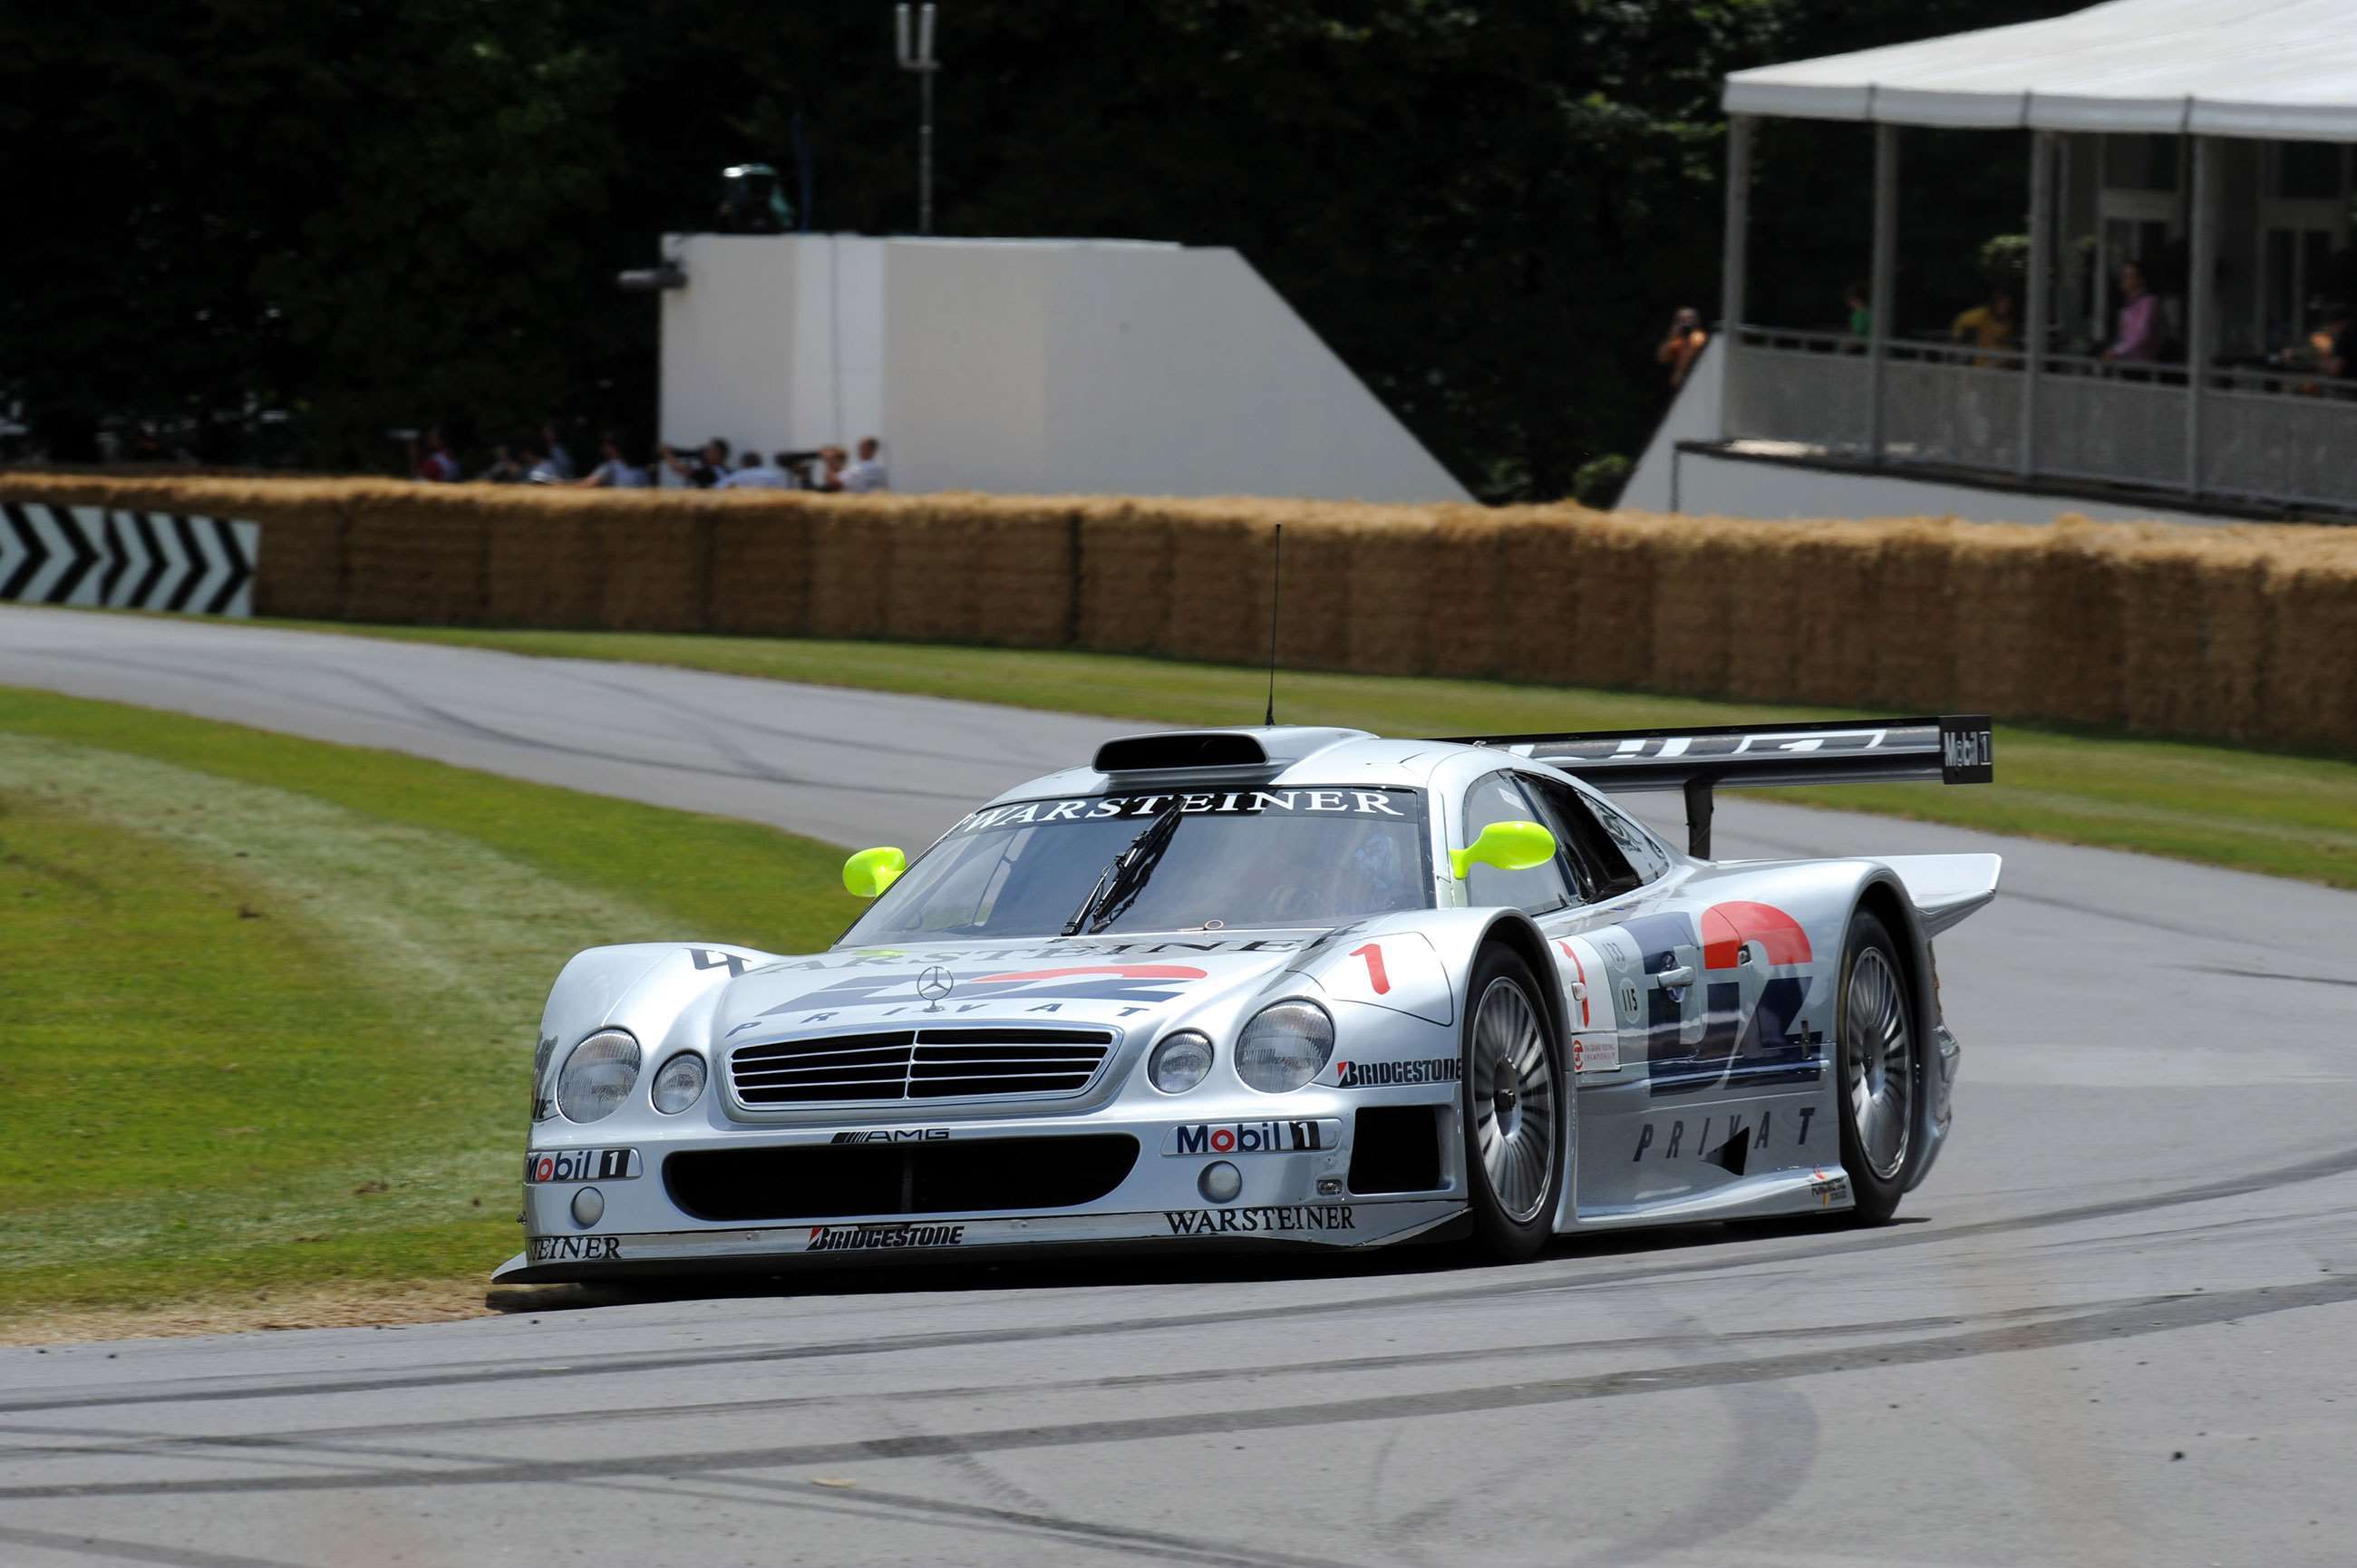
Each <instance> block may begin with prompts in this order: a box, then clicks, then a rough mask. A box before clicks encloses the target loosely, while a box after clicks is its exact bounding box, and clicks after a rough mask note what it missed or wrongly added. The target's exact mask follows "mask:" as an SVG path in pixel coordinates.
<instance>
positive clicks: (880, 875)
mask: <svg viewBox="0 0 2357 1568" xmlns="http://www.w3.org/2000/svg"><path fill="white" fill-rule="evenodd" d="M908 869H909V857H908V856H907V855H905V854H901V853H900V852H899V850H897V849H889V848H887V849H863V850H861V851H860V852H859V853H858V854H855V855H853V856H852V857H851V858H850V859H849V860H846V861H845V862H844V863H843V885H844V886H845V887H847V888H849V889H850V890H851V891H852V892H853V893H855V894H856V895H858V896H859V897H862V898H873V897H876V896H877V894H878V893H881V892H883V891H884V889H886V888H887V887H889V886H892V884H894V883H895V882H898V881H899V879H900V873H902V872H904V871H906V870H908Z"/></svg>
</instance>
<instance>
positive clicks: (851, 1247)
mask: <svg viewBox="0 0 2357 1568" xmlns="http://www.w3.org/2000/svg"><path fill="white" fill-rule="evenodd" d="M964 1242H965V1227H964V1226H963V1225H912V1224H909V1222H908V1221H906V1220H902V1221H900V1222H899V1223H897V1224H891V1225H813V1226H812V1227H811V1232H810V1246H809V1248H808V1251H813V1252H845V1251H867V1250H869V1249H871V1248H878V1247H884V1248H889V1247H957V1246H963V1244H964Z"/></svg>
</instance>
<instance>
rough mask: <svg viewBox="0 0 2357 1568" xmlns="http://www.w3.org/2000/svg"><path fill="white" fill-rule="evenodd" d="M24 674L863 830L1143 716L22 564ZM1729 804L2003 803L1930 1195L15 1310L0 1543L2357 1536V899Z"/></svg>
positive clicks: (941, 1559)
mask: <svg viewBox="0 0 2357 1568" xmlns="http://www.w3.org/2000/svg"><path fill="white" fill-rule="evenodd" d="M0 684H24V685H38V686H45V687H51V688H55V689H57V690H59V691H66V692H73V693H81V694H83V695H87V696H93V697H109V698H116V699H121V700H125V701H130V702H136V703H147V704H150V705H154V706H160V707H169V708H178V709H184V710H186V711H188V712H191V713H198V714H207V715H210V716H213V717H219V718H226V719H235V720H240V721H242V722H245V723H249V724H256V725H267V726H270V727H274V728H279V729H285V730H289V731H293V732H296V733H300V734H305V735H314V736H324V737H327V738H330V739H335V740H342V741H350V742H357V743H361V744H365V745H373V746H388V747H393V748H396V749H399V750H404V751H412V752H417V753H420V754H422V755H425V756H431V757H443V758H446V759H447V760H450V761H453V762H458V763H463V764H466V765H468V766H470V767H476V768H489V769H491V770H494V771H499V772H505V773H512V774H517V775H520V776H522V777H526V778H533V779H547V780H551V781H554V782H558V783H565V784H572V785H576V786H577V787H580V788H584V789H600V790H606V791H610V792H613V793H617V794H624V795H631V796H637V797H640V798H643V799H647V800H656V801H660V802H662V803H665V804H670V805H678V806H692V807H697V808H701V809H705V810H711V811H728V812H736V813H739V814H742V815H745V816H748V817H755V818H759V819H761V820H764V821H769V822H778V823H780V824H782V825H785V826H789V827H793V828H796V829H799V830H801V831H803V832H811V833H814V834H817V835H819V836H822V837H827V838H834V839H838V840H843V841H846V842H852V841H857V842H906V841H909V840H919V841H921V840H922V839H923V838H925V837H926V836H928V834H929V830H931V829H934V828H937V827H938V826H939V825H941V824H942V822H944V821H945V820H946V819H947V818H948V817H949V816H950V815H951V814H952V813H953V812H955V811H958V810H960V809H961V808H963V806H964V805H965V804H966V803H968V802H969V801H971V800H973V799H974V798H975V797H978V796H979V795H981V794H983V793H985V792H987V791H989V790H991V789H996V788H997V787H998V786H999V785H1000V784H1002V783H1004V782H1006V781H1009V780H1012V779H1017V777H1019V776H1020V775H1022V774H1024V773H1025V772H1026V771H1027V770H1028V769H1031V768H1039V767H1044V766H1047V765H1049V764H1051V763H1055V762H1060V761H1062V760H1066V759H1068V758H1070V757H1074V756H1077V755H1080V754H1082V752H1083V750H1084V748H1085V747H1086V746H1089V745H1091V744H1092V743H1093V741H1094V740H1095V739H1096V738H1097V737H1099V736H1102V735H1103V733H1105V732H1106V731H1107V730H1108V729H1111V728H1118V727H1121V726H1117V725H1107V724H1103V723H1100V722H1093V721H1089V720H1084V719H1074V718H1070V717H1057V716H1051V715H1046V714H1031V713H1024V712H1017V711H1010V710H998V709H984V708H975V707H965V706H959V705H956V704H952V703H937V702H930V701H924V700H920V699H913V698H898V697H886V696H877V695H871V694H863V693H843V692H832V691H819V690H813V689H807V688H800V687H792V686H784V685H773V684H766V683H762V682H749V681H744V680H737V679H732V678H728V677H721V676H705V675H696V674H691V673H684V672H680V671H662V670H651V669H640V668H634V667H628V666H619V665H606V664H568V663H557V662H551V661H536V660H522V659H516V658H512V657H509V656H506V655H500V654H493V653H484V652H473V651H466V650H450V649H441V648H434V647H426V646H414V645H402V644H388V643H373V642H366V641H361V640H355V639H342V638H334V637H319V636H306V635H302V634H296V633H285V632H272V631H265V630H257V629H253V628H232V627H222V626H215V625H199V624H195V623H190V622H166V621H161V620H147V619H131V618H114V617H101V616H92V615H78V614H69V613H63V612H52V611H34V610H20V609H6V610H0ZM1280 703H1281V693H1280ZM1240 716H1242V715H1240ZM1999 766H2000V768H2002V766H2003V759H2002V757H2000V758H1999ZM1718 832H1719V835H1720V843H1721V846H1722V853H1726V854H1813V853H1835V852H1857V851H1867V852H1876V851H1884V850H1890V851H1895V850H1900V849H1910V850H1938V849H1945V848H1968V847H1986V848H1996V849H1999V850H2001V851H2002V852H2003V853H2004V854H2006V856H2007V873H2006V886H2005V891H2004V893H2003V894H2002V896H2001V897H2000V898H1999V901H1998V902H1997V904H1996V906H1994V907H1993V908H1991V909H1989V910H1987V911H1986V912H1984V913H1982V914H1981V915H1978V916H1976V917H1975V918H1973V919H1972V920H1971V921H1970V922H1969V923H1967V924H1966V925H1965V926H1964V927H1963V928H1962V929H1959V930H1958V931H1956V932H1955V933H1953V935H1951V936H1949V937H1947V938H1944V939H1943V940H1942V943H1941V957H1942V963H1941V968H1942V974H1943V982H1944V985H1945V988H1946V1003H1947V1009H1948V1014H1949V1016H1950V1018H1951V1019H1952V1020H1953V1023H1954V1025H1955V1026H1956V1028H1957V1031H1958V1033H1959V1035H1960V1036H1962V1038H1963V1040H1964V1047H1965V1055H1964V1078H1963V1081H1962V1083H1961V1085H1960V1087H1959V1090H1958V1107H1957V1116H1958V1122H1959V1129H1958V1133H1957V1135H1956V1137H1955V1139H1954V1141H1953V1144H1952V1146H1951V1148H1950V1149H1949V1151H1948V1153H1947V1154H1946V1155H1945V1156H1944V1157H1943V1163H1942V1165H1941V1167H1940V1169H1939V1171H1938V1172H1937V1174H1936V1175H1935V1176H1933V1178H1932V1181H1931V1183H1930V1184H1929V1185H1928V1186H1927V1187H1925V1188H1923V1189H1921V1190H1919V1191H1918V1192H1917V1193H1915V1194H1914V1195H1913V1196H1912V1197H1910V1199H1909V1201H1908V1203H1907V1205H1906V1207H1905V1208H1904V1209H1902V1211H1901V1222H1900V1223H1898V1224H1895V1225H1892V1226H1890V1227H1889V1228H1887V1229H1883V1230H1871V1231H1857V1230H1805V1229H1804V1230H1775V1231H1765V1232H1744V1233H1737V1232H1733V1231H1729V1230H1724V1229H1719V1228H1702V1229H1697V1230H1688V1231H1684V1232H1662V1233H1655V1234H1652V1235H1635V1234H1620V1235H1616V1236H1613V1237H1610V1238H1609V1239H1606V1240H1598V1241H1582V1242H1580V1243H1578V1244H1574V1245H1565V1246H1561V1247H1558V1248H1557V1249H1556V1250H1555V1251H1552V1252H1550V1253H1549V1254H1548V1255H1547V1256H1545V1257H1544V1258H1543V1259H1542V1260H1541V1261H1539V1262H1535V1263H1533V1264H1529V1265H1526V1266H1523V1267H1519V1268H1486V1267H1474V1266H1469V1265H1466V1264H1464V1263H1462V1262H1460V1261H1458V1260H1455V1259H1452V1258H1449V1257H1447V1256H1439V1255H1434V1254H1431V1253H1415V1252H1404V1253H1399V1254H1394V1255H1391V1256H1378V1257H1375V1258H1372V1259H1368V1260H1361V1261H1356V1262H1341V1263H1322V1262H1321V1263H1311V1264H1288V1265H1283V1266H1272V1265H1267V1264H1261V1265H1241V1264H1222V1265H1216V1266H1210V1267H1189V1268H1184V1269H1181V1268H1176V1267H1170V1266H1157V1267H1145V1266H1139V1265H1131V1264H1124V1265H1118V1266H1116V1265H1095V1266H1082V1265H1060V1266H1054V1267H1048V1266H1037V1267H1028V1268H1006V1269H999V1270H993V1271H990V1272H988V1273H985V1274H983V1275H981V1276H979V1277H974V1276H972V1275H969V1274H961V1273H956V1272H953V1271H948V1270H941V1271H927V1272H924V1273H889V1274H882V1275H876V1276H872V1277H854V1278H848V1279H830V1280H824V1281H818V1282H813V1283H812V1284H810V1285H809V1286H807V1287H804V1288H799V1289H797V1290H794V1291H792V1292H791V1293H776V1294H763V1292H762V1291H761V1290H759V1289H754V1288H748V1289H746V1290H744V1291H742V1292H740V1293H738V1294H729V1295H723V1296H717V1297H697V1298H683V1299H676V1300H666V1301H659V1302H651V1303H641V1304H637V1305H621V1306H607V1307H598V1308H595V1309H589V1310H576V1311H544V1312H537V1313H528V1314H522V1315H516V1316H504V1317H496V1318H488V1319H483V1320H479V1321H473V1322H467V1323H457V1324H448V1325H441V1326H432V1327H420V1328H408V1329H389V1330H376V1331H369V1330H332V1331H316V1332H306V1333H281V1334H267V1335H250V1336H231V1337H219V1338H211V1339H185V1340H174V1341H146V1342H124V1343H120V1344H111V1345H86V1346H74V1347H64V1348H55V1349H52V1350H50V1351H49V1352H48V1353H47V1354H36V1353H35V1352H34V1351H31V1350H5V1351H0V1563H7V1564H11V1565H15V1564H26V1565H40V1568H52V1565H55V1568H66V1565H71V1568H87V1565H88V1564H90V1563H93V1562H120V1563H153V1564H167V1565H172V1568H254V1565H264V1564H269V1565H283V1564H307V1565H318V1568H328V1565H340V1564H377V1563H404V1564H443V1563H450V1564H459V1563H464V1564H468V1565H479V1564H518V1565H526V1564H529V1565H540V1564H558V1563H565V1564H570V1563H584V1564H618V1565H619V1564H630V1565H633V1568H636V1565H640V1564H650V1563H748V1564H755V1563H758V1564H771V1563H827V1564H846V1565H848V1564H870V1563H873V1564H884V1563H993V1564H996V1563H1102V1562H1111V1561H1119V1560H1122V1559H1128V1560H1131V1561H1135V1562H1152V1563H1210V1564H1234V1565H1240V1568H1279V1565H1283V1568H1304V1565H1318V1568H1323V1565H1328V1564H1337V1563H1409V1564H1452V1563H1468V1562H1473V1561H1480V1562H1483V1563H1499V1564H1510V1563H1550V1564H1555V1563H1598V1564H1618V1563H1664V1564H1695V1565H1709V1568H1723V1565H1724V1564H1727V1563H1742V1564H1746V1565H1756V1564H1778V1563H1811V1564H1829V1563H1851V1564H1861V1565H1863V1564H1875V1565H1892V1564H1902V1563H1969V1564H2013V1563H2039V1564H2047V1563H2072V1564H2077V1563H2092V1564H2136V1565H2139V1568H2142V1565H2147V1564H2161V1563H2193V1564H2203V1563H2225V1564H2246V1563H2247V1564H2262V1563H2263V1564H2269V1565H2281V1564H2306V1563H2315V1564H2336V1565H2345V1564H2347V1563H2351V1562H2352V1561H2357V1539H2352V1537H2357V1481H2352V1457H2357V1225H2352V1217H2357V1129H2352V1107H2357V1097H2352V1092H2351V1090H2352V1079H2357V1055H2352V1049H2357V1047H2352V1022H2357V961H2352V957H2351V954H2350V950H2349V949H2350V940H2351V937H2352V933H2357V897H2352V896H2350V895H2346V894H2340V893H2333V892H2329V891H2325V890H2322V889H2318V888H2312V887H2307V886H2297V885H2291V884H2284V883H2276V882H2272V881H2268V880H2266V879H2263V878H2257V877H2250V876H2244V875H2235V874H2232V873H2226V872H2218V871H2211V870H2205V869H2201V868H2198V867H2191V866H2185V865H2173V864H2169V863H2167V862H2162V861H2157V860H2146V859H2142V858H2138V857H2136V856H2128V855H2119V854H2104V853H2100V852H2094V851H2087V850H2078V849H2069V848H2060V847H2056V846H2052V845H2044V844H2036V843H2019V842H2005V841H1998V840H1992V839H1988V838H1986V837H1985V836H1982V835H1976V834H1971V833H1965V832H1956V831H1951V830H1945V829H1939V828H1929V827H1922V826H1918V825H1911V824H1907V823H1900V822H1883V821H1878V820H1875V819H1869V818H1855V817H1842V816H1835V815H1832V814H1826V813H1816V812H1809V811H1797V810H1793V809H1790V808H1778V807H1774V806H1770V805H1763V804H1758V803H1754V802H1751V801H1742V800H1738V801H1734V802H1730V803H1728V804H1727V805H1726V806H1724V807H1722V810H1721V815H1720V819H1719V829H1718ZM496 1261H497V1260H495V1259H490V1258H486V1259H484V1260H482V1263H483V1266H484V1267H485V1268H487V1269H488V1268H489V1266H490V1264H491V1263H493V1262H496ZM767 1288H768V1289H769V1290H770V1291H771V1292H775V1291H776V1287H767Z"/></svg>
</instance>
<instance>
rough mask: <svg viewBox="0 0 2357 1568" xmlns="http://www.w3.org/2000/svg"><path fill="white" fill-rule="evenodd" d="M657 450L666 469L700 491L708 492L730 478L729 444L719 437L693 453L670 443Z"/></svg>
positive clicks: (665, 443) (715, 437)
mask: <svg viewBox="0 0 2357 1568" xmlns="http://www.w3.org/2000/svg"><path fill="white" fill-rule="evenodd" d="M655 450H656V451H657V453H659V454H660V455H661V456H662V460H663V465H664V467H668V468H669V469H670V470H671V471H672V472H673V473H674V474H677V475H678V476H679V477H680V478H683V479H684V480H686V481H687V482H688V483H689V484H691V485H693V486H694V487H695V488H696V489H699V490H708V489H711V488H712V487H713V486H715V485H716V484H718V483H719V482H720V481H721V480H722V479H724V478H727V477H728V443H727V442H726V441H723V440H722V439H720V437H718V436H717V435H716V436H714V437H713V438H712V439H711V440H709V441H707V442H705V444H704V445H703V446H700V447H697V448H696V449H695V450H694V451H692V452H687V451H683V450H682V449H680V448H679V447H676V446H673V445H672V444H671V443H670V442H668V441H666V442H664V443H663V444H662V446H658V447H656V448H655Z"/></svg>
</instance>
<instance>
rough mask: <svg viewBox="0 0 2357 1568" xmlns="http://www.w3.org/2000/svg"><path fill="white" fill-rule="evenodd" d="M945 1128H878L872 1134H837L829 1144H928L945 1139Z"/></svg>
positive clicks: (947, 1133)
mask: <svg viewBox="0 0 2357 1568" xmlns="http://www.w3.org/2000/svg"><path fill="white" fill-rule="evenodd" d="M949 1135H950V1130H949V1129H948V1128H946V1127H879V1128H877V1129H876V1130H875V1131H874V1132H872V1133H836V1134H835V1135H834V1137H833V1138H832V1139H830V1140H829V1142H831V1143H836V1144H930V1143H931V1142H932V1141H933V1140H934V1139H936V1138H946V1137H948V1136H949Z"/></svg>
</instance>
